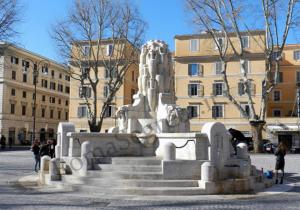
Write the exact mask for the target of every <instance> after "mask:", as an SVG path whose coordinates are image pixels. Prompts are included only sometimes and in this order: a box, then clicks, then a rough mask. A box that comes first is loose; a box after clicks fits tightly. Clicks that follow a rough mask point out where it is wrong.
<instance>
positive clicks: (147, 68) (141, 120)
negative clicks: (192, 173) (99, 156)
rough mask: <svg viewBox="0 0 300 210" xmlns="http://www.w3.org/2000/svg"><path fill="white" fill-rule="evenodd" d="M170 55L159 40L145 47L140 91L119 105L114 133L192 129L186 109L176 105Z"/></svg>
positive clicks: (140, 72) (141, 66)
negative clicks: (131, 101) (132, 100)
mask: <svg viewBox="0 0 300 210" xmlns="http://www.w3.org/2000/svg"><path fill="white" fill-rule="evenodd" d="M172 72H173V71H172V65H171V55H170V52H169V50H168V45H167V44H166V43H165V42H163V41H160V40H154V41H149V42H147V43H146V44H144V45H143V46H142V49H141V55H140V64H139V78H138V88H139V90H138V93H137V94H136V95H134V96H133V99H134V103H133V104H129V105H125V106H122V107H119V109H118V111H117V113H116V117H117V119H118V126H117V127H115V128H111V129H110V132H111V133H169V132H173V133H174V132H189V119H188V113H187V110H186V109H183V108H180V107H178V106H177V105H176V104H175V96H174V82H173V75H172Z"/></svg>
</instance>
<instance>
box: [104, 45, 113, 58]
mask: <svg viewBox="0 0 300 210" xmlns="http://www.w3.org/2000/svg"><path fill="white" fill-rule="evenodd" d="M112 53H113V45H112V44H109V45H107V46H106V55H107V56H111V55H112Z"/></svg>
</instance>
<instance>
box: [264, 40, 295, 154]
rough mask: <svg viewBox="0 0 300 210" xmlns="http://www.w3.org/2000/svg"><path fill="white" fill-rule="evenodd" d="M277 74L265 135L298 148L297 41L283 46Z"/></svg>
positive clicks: (269, 103) (269, 104) (268, 110)
mask: <svg viewBox="0 0 300 210" xmlns="http://www.w3.org/2000/svg"><path fill="white" fill-rule="evenodd" d="M278 76H279V77H278V80H277V82H278V84H277V85H276V87H275V88H274V89H273V91H272V93H271V94H270V95H269V101H268V106H267V125H266V133H267V137H266V138H268V139H270V140H271V141H272V142H275V143H277V142H279V141H285V142H286V144H287V145H288V146H289V147H291V148H292V149H293V150H295V151H296V150H300V119H299V117H300V44H290V45H286V46H285V48H284V52H283V55H282V61H281V67H280V72H279V75H278Z"/></svg>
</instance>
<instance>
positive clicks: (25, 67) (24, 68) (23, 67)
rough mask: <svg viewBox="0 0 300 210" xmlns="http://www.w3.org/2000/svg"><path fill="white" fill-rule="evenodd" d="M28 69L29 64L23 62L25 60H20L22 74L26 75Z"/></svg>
mask: <svg viewBox="0 0 300 210" xmlns="http://www.w3.org/2000/svg"><path fill="white" fill-rule="evenodd" d="M28 69H29V62H28V61H25V60H22V70H23V73H27V72H28Z"/></svg>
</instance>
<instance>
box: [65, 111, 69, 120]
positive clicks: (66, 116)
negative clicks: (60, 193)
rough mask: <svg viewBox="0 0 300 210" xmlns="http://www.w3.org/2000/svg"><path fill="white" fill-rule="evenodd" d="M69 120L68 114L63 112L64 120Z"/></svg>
mask: <svg viewBox="0 0 300 210" xmlns="http://www.w3.org/2000/svg"><path fill="white" fill-rule="evenodd" d="M68 119H69V112H65V120H68Z"/></svg>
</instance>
